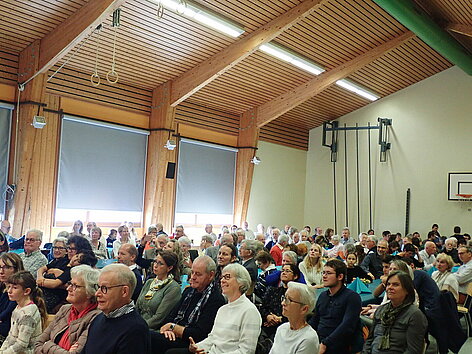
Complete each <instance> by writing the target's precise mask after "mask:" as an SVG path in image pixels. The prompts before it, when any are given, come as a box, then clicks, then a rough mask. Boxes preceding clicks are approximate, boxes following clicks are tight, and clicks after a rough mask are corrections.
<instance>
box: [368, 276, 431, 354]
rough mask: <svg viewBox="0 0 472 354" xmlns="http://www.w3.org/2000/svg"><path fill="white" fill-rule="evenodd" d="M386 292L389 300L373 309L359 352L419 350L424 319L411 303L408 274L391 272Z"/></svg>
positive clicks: (422, 338)
mask: <svg viewBox="0 0 472 354" xmlns="http://www.w3.org/2000/svg"><path fill="white" fill-rule="evenodd" d="M387 294H388V299H389V300H390V301H389V302H387V303H386V304H384V305H381V306H380V307H379V308H378V309H377V311H376V312H375V314H374V324H373V328H372V330H371V331H370V333H369V337H368V338H367V341H366V342H365V344H364V350H363V353H418V354H420V353H422V352H423V347H424V337H425V333H426V328H427V325H428V322H427V321H426V317H425V316H424V315H423V313H422V312H421V310H420V309H419V308H418V307H417V306H416V305H415V304H414V301H415V288H414V286H413V280H412V279H411V277H410V275H409V274H407V273H405V272H402V271H398V270H396V271H393V272H391V273H390V274H389V276H388V278H387Z"/></svg>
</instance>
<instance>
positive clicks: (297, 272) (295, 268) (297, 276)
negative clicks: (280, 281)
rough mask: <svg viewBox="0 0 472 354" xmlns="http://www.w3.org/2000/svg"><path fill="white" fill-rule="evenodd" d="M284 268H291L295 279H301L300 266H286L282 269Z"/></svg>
mask: <svg viewBox="0 0 472 354" xmlns="http://www.w3.org/2000/svg"><path fill="white" fill-rule="evenodd" d="M284 267H290V270H291V271H292V272H293V276H294V277H295V279H300V269H298V266H297V265H296V264H284V265H283V266H282V269H284ZM282 269H281V270H282ZM281 274H282V273H281Z"/></svg>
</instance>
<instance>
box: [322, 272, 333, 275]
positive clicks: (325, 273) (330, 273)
mask: <svg viewBox="0 0 472 354" xmlns="http://www.w3.org/2000/svg"><path fill="white" fill-rule="evenodd" d="M333 274H334V275H336V273H335V272H326V271H323V272H321V275H333Z"/></svg>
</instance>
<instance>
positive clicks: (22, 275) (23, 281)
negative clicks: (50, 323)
mask: <svg viewBox="0 0 472 354" xmlns="http://www.w3.org/2000/svg"><path fill="white" fill-rule="evenodd" d="M7 283H8V284H14V285H19V286H21V287H22V288H23V289H28V288H29V289H31V293H30V298H31V300H32V301H33V302H34V303H35V304H36V306H38V309H39V313H40V314H41V324H42V326H43V328H44V324H45V323H46V319H47V311H46V303H45V302H44V299H43V292H42V290H41V289H40V288H39V287H38V286H37V285H36V280H34V278H33V276H32V275H31V273H30V272H28V271H26V270H21V271H19V272H17V273H15V274H12V275H10V277H9V278H8V281H7Z"/></svg>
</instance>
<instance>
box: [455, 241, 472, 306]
mask: <svg viewBox="0 0 472 354" xmlns="http://www.w3.org/2000/svg"><path fill="white" fill-rule="evenodd" d="M458 251H459V252H458V255H459V258H460V260H461V262H462V265H461V266H460V267H459V269H458V270H457V272H455V273H454V276H455V277H456V279H457V281H458V283H459V303H460V304H463V303H464V301H465V298H466V296H467V295H466V294H467V287H468V286H469V284H470V282H472V247H471V246H462V245H461V246H460V247H459V250H458Z"/></svg>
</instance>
